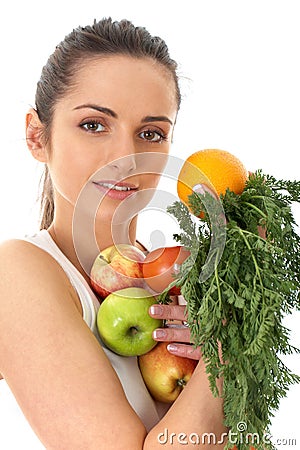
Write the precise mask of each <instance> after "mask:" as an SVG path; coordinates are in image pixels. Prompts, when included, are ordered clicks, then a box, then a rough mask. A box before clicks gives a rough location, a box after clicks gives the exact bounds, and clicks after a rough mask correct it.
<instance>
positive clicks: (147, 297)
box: [90, 244, 196, 403]
mask: <svg viewBox="0 0 300 450" xmlns="http://www.w3.org/2000/svg"><path fill="white" fill-rule="evenodd" d="M188 256H189V252H188V251H186V250H185V249H184V248H183V247H182V246H175V247H167V248H160V249H156V250H154V251H152V252H150V253H148V255H147V256H145V254H144V253H143V252H142V251H141V250H139V249H138V248H137V247H134V246H132V245H129V244H120V245H112V246H111V247H109V248H106V249H105V250H103V251H102V252H101V253H100V254H99V255H98V256H97V258H96V259H95V261H94V264H93V266H92V269H91V273H90V280H91V286H92V287H93V290H94V291H95V292H96V293H97V294H98V296H99V297H100V301H101V304H100V308H99V310H98V314H97V327H98V331H99V335H100V337H101V339H102V341H103V342H104V344H105V345H106V346H107V347H108V348H109V349H110V350H112V351H113V352H115V353H117V354H119V355H121V356H138V357H139V367H140V370H141V373H142V376H143V378H144V381H145V384H146V386H147V387H148V389H149V391H150V393H151V394H152V396H153V397H154V398H155V399H156V400H159V401H162V402H166V403H171V402H173V401H174V400H175V399H176V398H177V397H178V395H179V393H180V392H181V391H182V389H183V387H184V386H185V385H186V383H187V381H188V380H189V379H190V377H191V375H192V373H193V371H194V369H195V367H196V361H194V360H189V359H186V358H182V357H178V356H174V355H172V354H171V353H169V352H168V350H167V348H166V346H167V344H166V343H163V342H161V343H157V341H155V340H154V339H153V337H152V333H153V331H154V330H155V329H156V328H158V327H162V326H163V325H164V324H163V321H162V320H158V319H154V318H152V317H151V316H150V315H149V312H148V311H149V308H150V306H151V305H153V304H154V303H157V295H158V294H160V293H161V292H162V290H164V289H166V287H168V285H169V284H172V282H174V272H175V271H176V269H175V268H178V266H179V265H180V264H181V263H182V262H183V261H184V260H185V259H186V258H187V257H188ZM174 267H175V268H174ZM169 293H170V295H178V294H179V293H180V290H179V288H177V287H176V286H172V287H170V289H169Z"/></svg>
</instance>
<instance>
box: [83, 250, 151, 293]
mask: <svg viewBox="0 0 300 450" xmlns="http://www.w3.org/2000/svg"><path fill="white" fill-rule="evenodd" d="M144 259H145V255H144V253H143V252H142V251H141V250H139V249H138V248H137V247H134V246H133V245H129V244H118V245H112V246H110V247H108V248H106V249H105V250H103V251H101V252H100V254H99V255H98V256H97V258H96V259H95V261H94V263H93V266H92V268H91V272H90V282H91V286H92V288H93V289H94V291H95V292H96V293H97V294H98V295H99V296H100V297H101V298H102V299H104V298H106V297H107V296H108V295H109V294H110V293H112V292H115V291H117V290H120V289H125V288H128V287H140V288H145V286H146V285H145V282H144V279H143V270H142V265H143V261H144Z"/></svg>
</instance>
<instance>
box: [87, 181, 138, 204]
mask: <svg viewBox="0 0 300 450" xmlns="http://www.w3.org/2000/svg"><path fill="white" fill-rule="evenodd" d="M93 184H94V185H95V186H96V188H97V189H99V190H100V191H101V192H104V193H105V195H107V196H108V197H110V198H113V199H115V200H124V199H125V198H128V197H129V196H130V195H132V194H134V193H135V192H136V191H137V189H138V188H137V186H136V185H134V184H132V183H125V182H123V181H114V180H101V181H93Z"/></svg>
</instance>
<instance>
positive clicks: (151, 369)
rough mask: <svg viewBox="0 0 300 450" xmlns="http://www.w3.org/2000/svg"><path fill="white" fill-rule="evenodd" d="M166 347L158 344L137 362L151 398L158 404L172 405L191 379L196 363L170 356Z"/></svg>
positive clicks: (164, 344)
mask: <svg viewBox="0 0 300 450" xmlns="http://www.w3.org/2000/svg"><path fill="white" fill-rule="evenodd" d="M167 345H168V342H159V343H158V344H157V345H156V346H155V347H154V348H153V349H152V350H150V352H148V353H145V354H144V355H141V356H139V358H138V360H139V367H140V371H141V374H142V377H143V379H144V382H145V384H146V386H147V388H148V390H149V392H150V394H151V395H152V397H153V398H154V399H155V400H158V401H160V402H164V403H173V402H174V401H175V400H176V398H177V397H178V395H179V394H180V393H181V391H182V389H184V386H185V385H186V384H187V382H188V381H189V379H190V378H191V376H192V373H193V372H194V370H195V367H196V365H197V363H198V361H196V360H194V359H189V358H183V357H181V356H176V355H172V354H171V353H170V352H169V351H168V350H167Z"/></svg>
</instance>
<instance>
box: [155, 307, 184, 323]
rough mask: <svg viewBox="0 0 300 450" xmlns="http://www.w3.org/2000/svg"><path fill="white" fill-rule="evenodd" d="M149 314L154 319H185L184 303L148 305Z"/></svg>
mask: <svg viewBox="0 0 300 450" xmlns="http://www.w3.org/2000/svg"><path fill="white" fill-rule="evenodd" d="M149 314H150V316H151V317H154V318H155V319H164V320H181V321H185V320H186V307H185V305H161V304H155V305H152V306H150V309H149Z"/></svg>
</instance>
